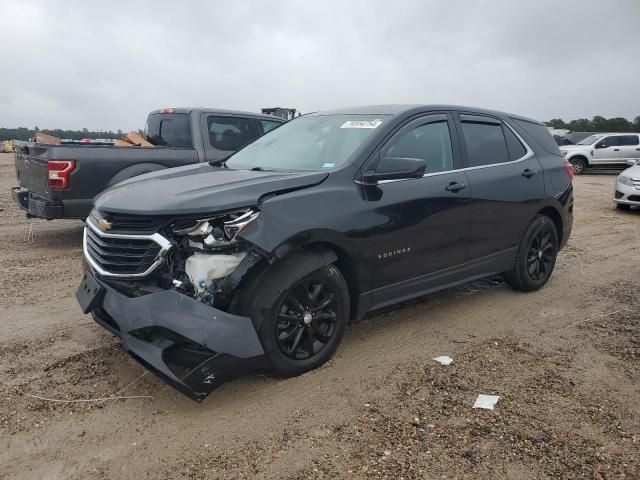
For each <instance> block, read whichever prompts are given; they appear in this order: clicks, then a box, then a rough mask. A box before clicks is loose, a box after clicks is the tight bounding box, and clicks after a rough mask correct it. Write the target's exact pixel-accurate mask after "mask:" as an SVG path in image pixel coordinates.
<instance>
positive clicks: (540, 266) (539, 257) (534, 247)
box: [527, 224, 556, 282]
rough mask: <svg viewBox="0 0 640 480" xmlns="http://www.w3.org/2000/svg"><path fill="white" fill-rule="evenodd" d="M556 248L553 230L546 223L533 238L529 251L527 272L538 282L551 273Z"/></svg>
mask: <svg viewBox="0 0 640 480" xmlns="http://www.w3.org/2000/svg"><path fill="white" fill-rule="evenodd" d="M555 250H556V248H555V243H554V242H553V232H551V230H550V229H549V227H548V224H545V225H543V226H542V227H541V228H540V229H539V230H538V231H537V232H536V234H535V235H534V236H533V238H532V239H531V243H530V245H529V251H528V253H527V272H528V273H529V276H530V277H531V279H532V280H534V281H536V282H538V281H540V280H542V279H544V278H545V277H546V276H549V275H550V274H551V270H552V268H553V265H554V263H555V258H556V251H555Z"/></svg>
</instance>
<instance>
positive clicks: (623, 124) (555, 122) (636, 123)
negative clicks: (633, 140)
mask: <svg viewBox="0 0 640 480" xmlns="http://www.w3.org/2000/svg"><path fill="white" fill-rule="evenodd" d="M544 123H545V124H546V125H547V127H553V128H559V129H567V130H571V131H572V132H640V115H638V116H637V117H636V118H635V119H634V120H633V122H630V121H629V120H627V119H626V118H622V117H614V118H604V117H601V116H595V117H593V118H592V119H591V120H589V119H588V118H579V119H577V120H571V121H570V122H565V121H564V120H562V119H561V118H553V119H551V120H549V121H548V122H544Z"/></svg>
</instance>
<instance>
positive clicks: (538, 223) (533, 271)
mask: <svg viewBox="0 0 640 480" xmlns="http://www.w3.org/2000/svg"><path fill="white" fill-rule="evenodd" d="M557 256H558V230H557V228H556V226H555V224H554V223H553V220H551V218H549V217H548V216H546V215H537V216H536V217H535V218H534V219H533V221H532V222H531V223H530V224H529V226H528V227H527V229H526V231H525V232H524V235H523V236H522V239H521V240H520V245H519V246H518V250H517V252H516V256H515V259H514V262H513V267H512V268H511V270H509V271H506V272H503V274H502V276H503V277H504V279H505V281H506V282H507V283H508V284H509V285H510V286H511V287H512V288H514V289H516V290H520V291H522V292H532V291H534V290H538V289H539V288H542V287H543V286H544V285H545V284H546V283H547V281H548V280H549V277H550V276H551V273H552V272H553V268H554V267H555V265H556V257H557Z"/></svg>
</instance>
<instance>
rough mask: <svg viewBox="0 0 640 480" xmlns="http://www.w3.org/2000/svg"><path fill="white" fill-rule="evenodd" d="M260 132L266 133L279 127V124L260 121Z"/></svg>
mask: <svg viewBox="0 0 640 480" xmlns="http://www.w3.org/2000/svg"><path fill="white" fill-rule="evenodd" d="M260 123H261V124H262V131H263V132H264V133H267V132H269V131H271V130H273V129H274V128H276V127H278V126H279V125H280V122H270V121H269V120H260Z"/></svg>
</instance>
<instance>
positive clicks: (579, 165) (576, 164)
mask: <svg viewBox="0 0 640 480" xmlns="http://www.w3.org/2000/svg"><path fill="white" fill-rule="evenodd" d="M569 163H570V164H571V165H573V173H575V174H576V175H582V174H583V173H584V171H585V170H586V169H587V162H586V161H585V160H584V159H583V158H572V159H571V160H569Z"/></svg>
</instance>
